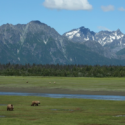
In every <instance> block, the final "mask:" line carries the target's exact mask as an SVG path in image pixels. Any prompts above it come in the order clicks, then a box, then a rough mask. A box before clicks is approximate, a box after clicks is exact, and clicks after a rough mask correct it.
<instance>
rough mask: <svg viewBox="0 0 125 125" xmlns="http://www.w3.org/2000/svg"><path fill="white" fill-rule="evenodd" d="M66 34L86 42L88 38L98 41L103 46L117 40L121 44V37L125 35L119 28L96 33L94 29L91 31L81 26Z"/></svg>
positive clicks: (74, 39) (70, 37) (77, 40)
mask: <svg viewBox="0 0 125 125" xmlns="http://www.w3.org/2000/svg"><path fill="white" fill-rule="evenodd" d="M64 36H66V37H67V38H68V39H70V40H73V41H76V42H85V41H88V40H93V41H97V42H98V43H100V44H101V45H102V46H105V45H106V44H109V43H112V42H114V41H115V40H118V41H119V43H120V45H122V40H121V39H122V38H123V37H124V36H125V35H124V34H123V33H122V32H121V31H120V30H119V29H118V30H116V31H100V32H98V33H94V32H93V31H90V30H89V29H88V28H85V27H80V28H78V29H74V30H72V31H69V32H67V33H65V34H64ZM120 41H121V42H120ZM119 43H118V45H119Z"/></svg>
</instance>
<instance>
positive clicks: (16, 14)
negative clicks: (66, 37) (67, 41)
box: [0, 0, 125, 35]
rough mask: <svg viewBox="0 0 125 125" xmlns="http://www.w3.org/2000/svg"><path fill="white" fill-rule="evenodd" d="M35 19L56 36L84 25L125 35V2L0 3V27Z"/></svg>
mask: <svg viewBox="0 0 125 125" xmlns="http://www.w3.org/2000/svg"><path fill="white" fill-rule="evenodd" d="M33 20H39V21H40V22H42V23H45V24H47V25H49V26H50V27H52V28H54V29H55V30H56V31H57V32H58V33H59V34H61V35H62V34H63V33H65V32H68V31H70V30H72V29H77V28H79V27H82V26H84V27H85V28H89V29H90V30H91V31H94V32H99V31H101V30H109V31H116V30H117V29H120V30H121V32H123V33H124V34H125V0H0V26H1V25H3V24H6V23H9V24H13V25H16V24H27V23H29V22H30V21H33Z"/></svg>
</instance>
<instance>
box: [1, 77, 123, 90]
mask: <svg viewBox="0 0 125 125" xmlns="http://www.w3.org/2000/svg"><path fill="white" fill-rule="evenodd" d="M0 87H7V88H13V87H14V88H39V89H40V88H41V89H42V88H49V89H53V88H61V89H71V90H91V91H93V90H94V91H95V90H97V91H102V90H106V91H125V78H114V77H113V78H92V77H91V78H90V77H37V76H28V77H27V76H26V77H25V76H24V77H23V76H0Z"/></svg>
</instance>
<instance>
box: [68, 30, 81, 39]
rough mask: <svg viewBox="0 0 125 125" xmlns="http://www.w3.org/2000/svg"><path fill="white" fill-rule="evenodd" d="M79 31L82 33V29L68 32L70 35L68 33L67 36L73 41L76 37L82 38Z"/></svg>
mask: <svg viewBox="0 0 125 125" xmlns="http://www.w3.org/2000/svg"><path fill="white" fill-rule="evenodd" d="M79 31H80V29H77V30H74V31H71V32H68V33H66V36H67V37H68V38H69V39H72V38H73V37H74V36H77V37H80V33H79Z"/></svg>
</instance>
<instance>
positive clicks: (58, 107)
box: [0, 96, 125, 125]
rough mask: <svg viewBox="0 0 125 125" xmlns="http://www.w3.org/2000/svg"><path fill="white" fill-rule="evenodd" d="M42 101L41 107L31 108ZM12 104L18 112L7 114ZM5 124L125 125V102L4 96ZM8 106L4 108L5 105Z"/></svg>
mask: <svg viewBox="0 0 125 125" xmlns="http://www.w3.org/2000/svg"><path fill="white" fill-rule="evenodd" d="M32 100H39V101H40V102H41V104H40V105H39V106H30V105H31V102H32ZM8 103H12V104H13V105H14V111H7V110H6V106H7V104H8ZM0 104H2V105H0V116H4V117H0V124H1V125H7V124H9V125H124V124H125V116H124V115H125V101H103V100H87V99H66V98H60V99H56V98H46V97H35V96H27V97H26V96H0ZM3 104H4V105H3Z"/></svg>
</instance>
